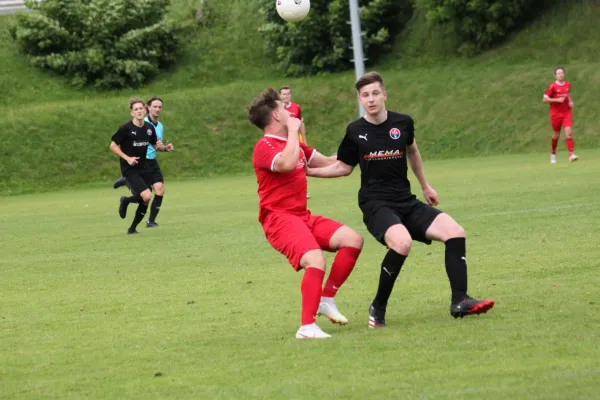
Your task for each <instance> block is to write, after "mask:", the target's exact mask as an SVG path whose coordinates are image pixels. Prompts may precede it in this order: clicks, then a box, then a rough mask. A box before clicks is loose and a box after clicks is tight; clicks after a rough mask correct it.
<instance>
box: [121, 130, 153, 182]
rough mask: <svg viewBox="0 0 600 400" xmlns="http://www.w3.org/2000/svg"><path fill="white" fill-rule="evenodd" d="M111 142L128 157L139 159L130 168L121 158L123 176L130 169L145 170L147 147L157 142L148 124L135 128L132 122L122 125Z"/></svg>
mask: <svg viewBox="0 0 600 400" xmlns="http://www.w3.org/2000/svg"><path fill="white" fill-rule="evenodd" d="M112 141H113V142H115V143H116V144H118V145H119V147H121V151H123V153H125V154H127V155H128V156H129V157H139V159H138V163H137V164H136V165H134V166H131V165H129V164H128V163H127V161H125V160H124V159H123V158H121V172H122V173H123V174H124V173H125V171H127V170H128V169H130V168H145V167H146V153H147V152H148V146H149V145H155V144H156V141H157V137H156V131H155V130H154V127H153V126H152V125H151V124H149V123H148V122H146V121H144V126H142V127H139V126H136V125H135V124H134V123H133V121H129V122H127V123H126V124H125V125H122V126H121V127H120V128H119V130H118V131H117V132H116V133H115V134H114V135H113V137H112Z"/></svg>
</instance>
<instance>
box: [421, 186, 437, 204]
mask: <svg viewBox="0 0 600 400" xmlns="http://www.w3.org/2000/svg"><path fill="white" fill-rule="evenodd" d="M423 196H424V197H425V200H426V201H427V204H429V205H430V206H437V205H438V195H437V193H436V191H435V190H433V188H432V187H431V186H428V187H426V188H425V189H423Z"/></svg>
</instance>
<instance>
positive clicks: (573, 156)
mask: <svg viewBox="0 0 600 400" xmlns="http://www.w3.org/2000/svg"><path fill="white" fill-rule="evenodd" d="M577 160H579V157H577V156H576V155H575V153H573V154H571V155H570V156H569V162H575V161H577Z"/></svg>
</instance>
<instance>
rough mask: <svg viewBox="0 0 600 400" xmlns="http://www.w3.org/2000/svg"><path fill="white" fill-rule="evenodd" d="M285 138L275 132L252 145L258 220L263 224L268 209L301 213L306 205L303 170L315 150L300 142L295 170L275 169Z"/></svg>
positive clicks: (285, 141) (304, 173) (304, 174)
mask: <svg viewBox="0 0 600 400" xmlns="http://www.w3.org/2000/svg"><path fill="white" fill-rule="evenodd" d="M286 143H287V138H282V137H278V136H274V135H265V136H263V137H262V138H261V139H260V140H259V141H258V142H256V144H255V145H254V152H253V154H252V165H253V166H254V171H255V172H256V181H257V183H258V197H259V199H260V204H259V214H258V220H259V221H260V223H262V222H263V221H264V219H265V216H266V215H267V214H268V213H269V212H271V211H281V212H285V213H290V214H298V215H302V214H304V213H306V212H307V208H306V187H307V181H306V171H305V170H304V165H305V164H307V163H309V162H310V160H311V159H312V158H313V157H314V155H315V154H316V153H317V152H316V150H315V149H313V148H310V147H308V146H307V145H305V144H304V143H300V154H299V156H298V163H297V164H296V169H295V170H294V171H292V172H287V173H282V172H275V171H274V170H273V169H274V168H275V157H277V156H278V155H279V154H281V153H282V152H283V149H284V148H285V145H286Z"/></svg>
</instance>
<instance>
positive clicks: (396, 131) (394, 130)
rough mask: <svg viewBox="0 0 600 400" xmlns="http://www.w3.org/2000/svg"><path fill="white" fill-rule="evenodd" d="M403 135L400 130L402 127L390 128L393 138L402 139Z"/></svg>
mask: <svg viewBox="0 0 600 400" xmlns="http://www.w3.org/2000/svg"><path fill="white" fill-rule="evenodd" d="M401 135H402V133H401V132H400V129H398V128H392V129H390V137H391V138H392V139H400V136H401Z"/></svg>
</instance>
